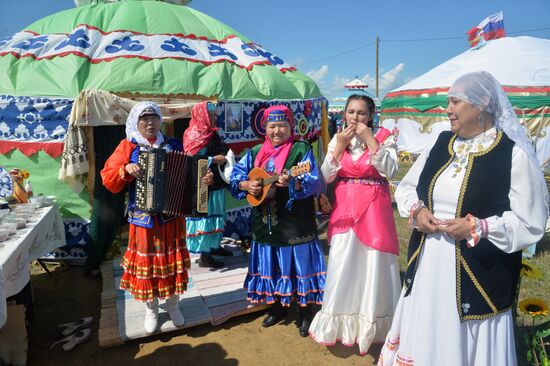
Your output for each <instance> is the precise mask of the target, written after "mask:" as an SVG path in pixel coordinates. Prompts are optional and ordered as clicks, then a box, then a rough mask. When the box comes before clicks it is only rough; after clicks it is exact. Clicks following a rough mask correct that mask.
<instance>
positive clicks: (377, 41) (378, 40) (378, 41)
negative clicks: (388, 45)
mask: <svg viewBox="0 0 550 366" xmlns="http://www.w3.org/2000/svg"><path fill="white" fill-rule="evenodd" d="M379 43H380V39H379V38H378V34H377V35H376V98H378V44H379Z"/></svg>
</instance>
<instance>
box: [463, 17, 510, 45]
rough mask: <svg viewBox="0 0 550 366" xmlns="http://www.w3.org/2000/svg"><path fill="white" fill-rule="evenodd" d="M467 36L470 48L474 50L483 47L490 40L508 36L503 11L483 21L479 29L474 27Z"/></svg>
mask: <svg viewBox="0 0 550 366" xmlns="http://www.w3.org/2000/svg"><path fill="white" fill-rule="evenodd" d="M466 34H467V35H468V42H470V47H474V48H479V47H481V46H483V45H484V44H485V43H486V41H488V40H491V39H497V38H502V37H504V36H506V34H505V33H504V16H503V14H502V11H499V12H498V13H496V14H493V15H490V16H488V17H487V18H485V19H483V21H482V22H481V23H479V25H478V26H477V27H473V28H472V29H470V30H469V31H468V32H466Z"/></svg>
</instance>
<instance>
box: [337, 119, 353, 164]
mask: <svg viewBox="0 0 550 366" xmlns="http://www.w3.org/2000/svg"><path fill="white" fill-rule="evenodd" d="M355 128H356V127H355V125H353V126H348V127H346V128H345V129H344V130H343V131H342V132H340V133H338V134H336V146H335V147H334V150H333V151H332V157H333V158H334V160H335V161H340V159H341V158H342V155H343V154H344V151H345V150H346V147H347V146H348V145H349V143H350V141H351V139H352V138H353V136H355Z"/></svg>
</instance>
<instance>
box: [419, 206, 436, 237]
mask: <svg viewBox="0 0 550 366" xmlns="http://www.w3.org/2000/svg"><path fill="white" fill-rule="evenodd" d="M413 218H414V219H415V221H416V226H418V230H419V231H420V232H422V233H425V234H433V233H437V232H439V231H440V228H439V226H437V225H438V224H439V223H440V222H441V220H439V219H436V218H435V216H434V215H433V214H432V213H431V212H430V210H428V209H427V208H426V207H422V208H421V209H420V210H419V211H418V213H416V214H414V215H413Z"/></svg>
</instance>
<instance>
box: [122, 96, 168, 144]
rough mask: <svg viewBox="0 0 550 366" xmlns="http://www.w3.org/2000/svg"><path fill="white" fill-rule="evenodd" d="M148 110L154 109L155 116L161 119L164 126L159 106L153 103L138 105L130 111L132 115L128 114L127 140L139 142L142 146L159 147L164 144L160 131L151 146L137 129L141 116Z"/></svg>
mask: <svg viewBox="0 0 550 366" xmlns="http://www.w3.org/2000/svg"><path fill="white" fill-rule="evenodd" d="M146 109H152V110H153V111H154V114H156V115H158V116H159V117H160V121H161V124H162V113H161V111H160V107H159V106H158V104H156V103H153V102H141V103H138V104H136V105H135V106H133V107H132V109H131V110H130V114H128V119H127V120H126V140H128V141H132V142H137V143H138V144H140V145H145V146H152V147H159V146H160V145H161V144H162V143H163V142H164V136H162V133H161V132H160V130H159V132H158V133H157V139H156V141H155V142H154V143H153V144H151V143H150V142H149V141H148V140H147V139H146V138H145V137H143V136H142V135H141V133H139V130H138V127H137V125H138V121H139V116H140V115H141V113H142V112H143V111H145V110H146Z"/></svg>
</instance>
